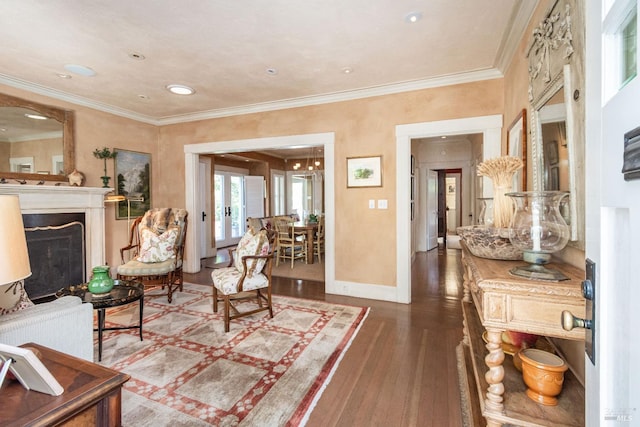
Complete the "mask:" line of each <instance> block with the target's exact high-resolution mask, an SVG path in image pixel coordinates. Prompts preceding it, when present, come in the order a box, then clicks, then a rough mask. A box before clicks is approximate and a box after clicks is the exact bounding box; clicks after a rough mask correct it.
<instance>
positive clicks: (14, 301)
mask: <svg viewBox="0 0 640 427" xmlns="http://www.w3.org/2000/svg"><path fill="white" fill-rule="evenodd" d="M32 305H34V304H33V302H32V301H31V300H30V299H29V296H28V295H27V291H25V289H24V280H18V281H17V282H13V283H12V284H11V285H9V286H2V287H0V316H3V315H5V314H9V313H14V312H16V311H19V310H24V309H25V308H27V307H31V306H32Z"/></svg>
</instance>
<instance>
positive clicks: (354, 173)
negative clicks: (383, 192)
mask: <svg viewBox="0 0 640 427" xmlns="http://www.w3.org/2000/svg"><path fill="white" fill-rule="evenodd" d="M357 187H382V156H371V157H347V188H357Z"/></svg>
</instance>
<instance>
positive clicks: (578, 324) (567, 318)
mask: <svg viewBox="0 0 640 427" xmlns="http://www.w3.org/2000/svg"><path fill="white" fill-rule="evenodd" d="M592 325H593V322H592V321H591V320H587V319H581V318H579V317H576V316H574V315H573V313H571V312H570V311H568V310H563V311H562V329H564V330H565V331H570V330H572V329H573V328H585V329H591V326H592Z"/></svg>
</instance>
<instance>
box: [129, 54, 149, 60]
mask: <svg viewBox="0 0 640 427" xmlns="http://www.w3.org/2000/svg"><path fill="white" fill-rule="evenodd" d="M129 58H131V59H135V60H136V61H144V60H145V59H146V58H145V56H144V55H143V54H141V53H137V52H131V53H130V54H129Z"/></svg>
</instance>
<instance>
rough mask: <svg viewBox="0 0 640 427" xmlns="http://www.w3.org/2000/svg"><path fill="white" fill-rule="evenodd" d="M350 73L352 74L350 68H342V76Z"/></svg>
mask: <svg viewBox="0 0 640 427" xmlns="http://www.w3.org/2000/svg"><path fill="white" fill-rule="evenodd" d="M351 73H353V68H351V67H344V68H343V69H342V74H351Z"/></svg>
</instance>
